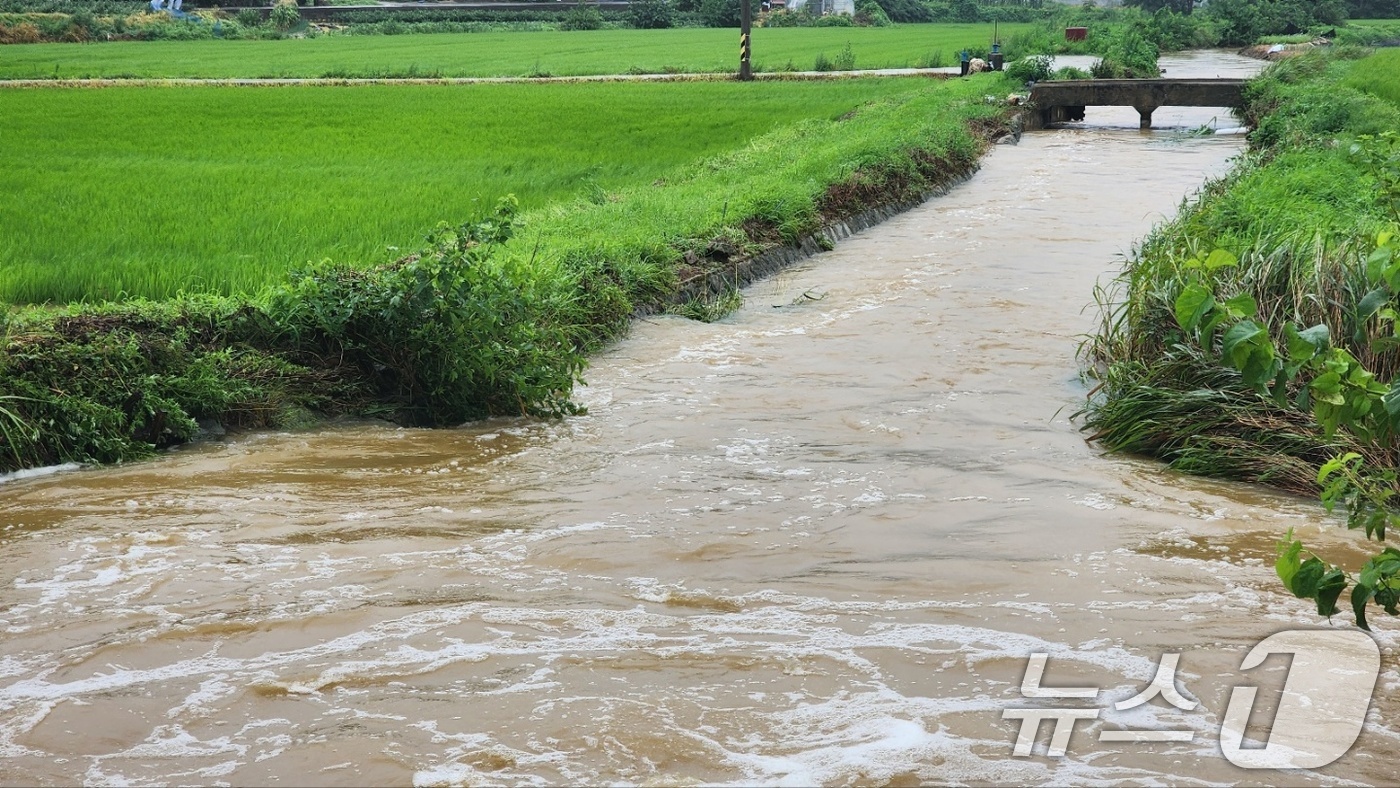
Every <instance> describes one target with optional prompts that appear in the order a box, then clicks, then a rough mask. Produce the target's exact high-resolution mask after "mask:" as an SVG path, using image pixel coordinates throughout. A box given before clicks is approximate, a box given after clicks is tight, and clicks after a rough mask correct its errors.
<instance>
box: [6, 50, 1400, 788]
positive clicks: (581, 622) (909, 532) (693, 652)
mask: <svg viewBox="0 0 1400 788" xmlns="http://www.w3.org/2000/svg"><path fill="white" fill-rule="evenodd" d="M1165 65H1166V67H1167V69H1168V74H1169V76H1193V75H1194V76H1215V75H1217V74H1219V75H1222V76H1236V75H1240V74H1247V73H1252V72H1253V71H1254V70H1255V69H1257V67H1258V65H1259V64H1257V63H1254V62H1252V61H1245V60H1243V59H1240V58H1236V57H1234V56H1231V55H1223V54H1210V55H1194V56H1190V57H1183V58H1176V59H1169V60H1167V61H1165ZM1213 119H1214V121H1215V123H1214V125H1218V126H1221V127H1222V128H1225V127H1229V126H1231V125H1233V122H1232V121H1231V120H1230V118H1229V116H1228V114H1226V113H1225V111H1223V110H1188V109H1182V110H1173V109H1170V108H1163V109H1160V110H1158V112H1157V113H1156V115H1155V117H1154V120H1155V121H1156V123H1157V125H1158V128H1157V129H1156V130H1154V131H1152V132H1150V133H1143V132H1139V131H1138V130H1137V114H1136V113H1135V112H1134V111H1133V110H1132V109H1096V108H1090V110H1089V117H1088V119H1087V122H1086V123H1084V124H1081V125H1080V126H1078V127H1076V128H1073V129H1062V130H1053V131H1045V132H1036V133H1033V134H1029V135H1027V136H1026V137H1025V138H1024V139H1023V140H1022V142H1021V144H1020V145H1019V146H1014V147H1013V146H1000V147H999V148H998V149H997V150H996V151H994V152H993V153H992V154H991V155H990V156H989V157H988V158H987V159H986V160H985V162H984V166H983V169H982V171H981V172H980V173H979V174H978V175H977V176H975V177H974V178H973V179H972V180H971V181H969V182H968V183H966V184H964V185H962V186H960V187H958V188H957V189H955V190H954V191H953V192H952V193H951V194H949V195H948V196H946V197H943V198H940V199H935V200H933V201H931V202H929V203H927V204H925V205H924V206H922V207H920V208H918V209H916V210H913V211H910V212H909V213H907V214H904V215H901V216H899V217H896V218H895V219H893V220H891V221H889V222H887V223H886V224H883V225H881V226H879V227H877V228H874V229H873V230H871V231H867V232H865V233H862V234H860V235H858V236H855V237H853V238H851V239H849V240H848V241H845V242H843V243H842V244H841V245H840V246H839V247H838V248H837V249H836V250H835V251H833V252H830V253H826V254H823V255H821V256H819V257H817V258H814V259H812V260H810V261H808V262H807V263H805V264H803V265H801V266H799V267H797V268H793V269H789V270H788V271H786V272H784V273H783V274H781V275H779V276H777V277H776V278H774V279H772V280H769V281H766V282H763V283H760V284H758V285H756V286H755V287H753V288H752V289H751V290H750V291H748V293H747V303H746V305H745V306H744V308H743V309H742V310H740V311H739V312H738V313H736V314H734V315H733V316H731V317H730V318H728V319H726V320H724V321H722V322H720V323H717V324H712V325H704V324H700V323H695V322H690V321H687V320H684V319H681V318H670V317H666V318H653V319H648V320H644V321H641V322H639V323H638V324H637V325H636V326H635V328H634V330H633V332H632V334H631V336H630V337H629V338H628V339H626V340H625V341H623V342H621V343H619V344H617V345H616V346H615V347H613V348H612V349H611V350H609V351H607V352H605V353H603V354H602V355H600V356H599V357H597V358H596V359H595V360H594V363H593V366H592V368H591V369H590V370H589V373H588V379H589V384H590V385H589V386H588V387H587V388H586V389H583V390H582V391H581V392H580V398H581V400H582V401H583V402H584V403H585V404H586V405H587V406H588V407H589V415H587V416H586V417H580V418H573V419H569V420H566V421H563V422H559V423H538V422H525V421H510V420H502V421H493V422H489V423H479V424H470V425H467V426H464V427H462V428H460V429H452V430H437V431H424V430H409V429H398V428H394V427H392V426H386V425H382V424H360V425H338V426H334V427H328V428H325V429H321V430H315V431H311V432H299V433H294V434H254V435H240V436H237V437H234V438H231V439H229V440H227V441H224V442H217V443H208V444H203V445H197V446H191V447H186V448H184V449H182V450H179V451H176V452H173V453H171V454H169V455H166V456H163V457H161V458H160V459H158V460H156V461H153V462H149V463H142V464H137V465H133V466H128V467H122V468H111V469H103V470H82V471H75V472H65V473H58V474H53V475H49V476H45V477H41V478H26V479H16V480H10V481H8V482H5V483H3V484H0V506H3V509H0V512H3V515H0V517H3V523H2V524H0V543H3V549H0V632H3V635H0V644H3V648H2V649H0V782H3V783H6V784H13V783H23V784H52V783H74V782H87V783H95V784H123V783H130V784H157V783H160V784H167V783H168V784H189V783H232V784H270V783H277V784H285V785H309V784H384V785H390V784H399V785H403V784H410V783H413V784H419V785H438V784H488V783H489V784H527V785H528V784H559V783H637V784H652V785H659V784H675V783H682V784H684V783H759V784H774V783H781V784H797V785H803V784H815V783H826V784H858V785H909V784H916V783H921V782H933V783H948V782H951V783H997V784H1006V783H1038V782H1048V783H1056V784H1064V783H1073V784H1092V783H1108V782H1112V783H1126V784H1195V783H1198V782H1199V783H1225V782H1228V783H1235V782H1243V783H1257V784H1277V783H1280V782H1287V783H1298V782H1306V783H1314V784H1335V783H1346V782H1351V781H1358V782H1365V783H1392V782H1395V781H1396V779H1397V777H1400V767H1396V766H1395V764H1396V762H1397V757H1398V756H1400V726H1398V725H1397V724H1396V723H1395V722H1394V720H1395V713H1396V711H1397V710H1400V704H1397V703H1396V702H1395V701H1394V700H1393V699H1392V698H1391V695H1392V694H1393V693H1394V691H1395V689H1396V687H1397V685H1400V673H1397V671H1396V670H1395V668H1394V652H1393V647H1394V645H1395V643H1396V638H1395V637H1394V636H1393V635H1392V634H1390V633H1388V632H1386V631H1382V632H1381V633H1380V634H1379V635H1378V637H1379V639H1380V642H1381V644H1382V646H1383V652H1384V658H1385V661H1384V663H1383V669H1382V676H1381V679H1380V682H1379V684H1378V686H1377V690H1376V701H1375V703H1374V704H1373V706H1372V709H1371V712H1370V720H1369V722H1368V725H1367V727H1366V729H1365V731H1364V732H1363V733H1362V735H1361V738H1360V740H1359V741H1358V743H1357V744H1356V746H1355V747H1354V748H1353V750H1352V751H1351V752H1350V754H1348V755H1347V756H1345V757H1344V758H1342V759H1341V760H1339V761H1338V762H1336V763H1334V764H1332V765H1331V766H1328V767H1325V768H1323V769H1321V770H1318V771H1316V772H1307V773H1289V774H1283V775H1280V774H1279V773H1277V772H1267V771H1248V770H1244V769H1240V768H1237V767H1235V766H1233V765H1231V764H1230V763H1229V762H1228V761H1227V760H1226V759H1225V758H1224V757H1223V756H1222V754H1221V748H1220V740H1219V726H1220V719H1221V718H1222V716H1223V713H1224V708H1225V705H1226V702H1227V701H1228V698H1229V690H1230V688H1231V687H1233V686H1235V685H1237V684H1242V683H1262V684H1264V685H1265V689H1264V690H1261V695H1260V697H1261V698H1265V700H1264V701H1263V702H1262V703H1261V708H1266V707H1267V706H1268V702H1269V701H1268V699H1267V697H1266V696H1267V695H1268V687H1269V679H1268V676H1272V677H1273V679H1275V680H1276V681H1275V685H1277V683H1278V681H1277V679H1279V677H1280V675H1281V673H1282V670H1281V669H1282V668H1284V667H1286V666H1287V663H1286V662H1279V663H1278V664H1274V663H1273V662H1268V663H1266V666H1265V668H1264V669H1257V670H1255V671H1254V672H1253V673H1251V674H1250V675H1246V674H1244V673H1243V672H1241V670H1240V662H1241V659H1242V657H1243V655H1244V653H1245V652H1246V651H1248V649H1249V648H1250V647H1252V646H1253V645H1254V644H1255V643H1257V642H1258V641H1259V640H1261V639H1262V638H1264V637H1265V636H1267V635H1269V634H1271V633H1273V632H1276V631H1278V630H1280V629H1288V628H1294V627H1299V626H1303V627H1308V626H1317V625H1319V624H1321V625H1325V622H1322V621H1320V620H1319V619H1318V618H1317V617H1316V616H1315V615H1313V613H1312V611H1310V609H1309V607H1308V604H1307V603H1305V602H1304V601H1302V600H1296V599H1293V598H1292V597H1291V596H1289V595H1287V594H1286V593H1280V591H1281V588H1280V586H1279V584H1278V582H1277V580H1276V579H1275V578H1274V577H1273V572H1272V562H1273V555H1274V544H1275V542H1276V541H1277V540H1278V539H1279V537H1280V536H1281V535H1282V534H1283V532H1284V531H1285V530H1286V529H1287V528H1289V527H1290V526H1291V527H1294V528H1296V529H1299V530H1300V531H1301V532H1303V533H1304V534H1305V535H1306V541H1308V542H1309V543H1310V544H1314V545H1317V546H1324V545H1328V544H1332V545H1336V544H1340V543H1343V542H1345V541H1347V540H1349V539H1351V538H1352V537H1351V536H1349V535H1346V534H1340V535H1339V534H1336V533H1335V531H1333V532H1332V533H1319V529H1336V528H1337V525H1336V521H1335V520H1333V519H1332V518H1328V517H1326V516H1325V515H1324V514H1323V513H1322V512H1321V510H1320V507H1318V506H1317V505H1316V504H1315V503H1314V502H1313V501H1310V500H1301V499H1294V498H1289V497H1286V496H1281V495H1276V494H1272V493H1270V492H1268V491H1265V490H1261V489H1256V488H1251V487H1246V486H1241V485H1233V484H1225V483H1218V482H1211V481H1205V480H1200V479H1195V478H1190V477H1184V476H1181V475H1177V474H1174V473H1170V472H1167V471H1165V470H1163V469H1162V468H1161V467H1160V466H1159V465H1157V464H1155V463H1152V462H1149V461H1143V460H1137V459H1132V458H1127V457H1119V456H1105V455H1104V454H1103V453H1101V452H1100V451H1099V450H1098V449H1097V448H1096V447H1094V446H1092V445H1089V444H1086V443H1085V441H1084V438H1083V436H1082V434H1081V433H1080V432H1079V431H1078V430H1077V429H1076V425H1075V424H1074V423H1073V422H1072V421H1071V418H1070V416H1071V414H1072V413H1073V412H1074V411H1075V410H1076V409H1077V408H1078V407H1079V404H1080V403H1081V402H1082V401H1083V398H1084V396H1085V389H1084V386H1083V384H1082V383H1081V382H1080V381H1079V378H1078V374H1077V364H1076V360H1075V350H1076V347H1077V343H1078V340H1079V337H1080V336H1081V335H1082V334H1084V333H1086V332H1088V331H1090V330H1091V329H1092V326H1093V323H1094V319H1095V310H1094V309H1092V308H1089V309H1086V308H1085V307H1086V305H1089V304H1091V303H1092V297H1093V289H1094V286H1095V283H1096V282H1100V281H1104V282H1106V281H1107V277H1108V275H1109V274H1110V273H1111V272H1113V271H1115V270H1116V269H1117V268H1118V267H1119V266H1120V265H1121V262H1122V255H1123V254H1124V253H1125V252H1126V250H1127V248H1128V247H1129V245H1130V244H1131V243H1132V242H1133V240H1134V239H1135V238H1138V237H1140V236H1141V235H1143V234H1144V233H1145V232H1146V231H1147V230H1148V229H1149V228H1150V227H1151V226H1152V225H1153V224H1154V223H1155V222H1158V221H1160V220H1161V219H1162V218H1163V217H1164V216H1168V215H1170V214H1171V213H1172V212H1173V211H1174V210H1175V208H1176V207H1177V205H1178V203H1179V201H1180V200H1181V199H1182V197H1184V196H1186V195H1188V194H1190V193H1191V192H1192V191H1194V190H1195V189H1196V188H1198V187H1199V186H1200V184H1201V183H1202V181H1203V180H1204V179H1205V178H1206V177H1208V176H1211V175H1218V174H1220V173H1222V172H1224V171H1225V169H1226V168H1227V166H1228V161H1229V159H1230V158H1231V157H1232V156H1234V155H1235V154H1236V153H1238V152H1239V151H1240V150H1241V149H1242V147H1243V140H1242V137H1241V136H1239V135H1238V134H1221V135H1216V136H1205V137H1202V136H1192V135H1189V134H1187V133H1186V131H1187V130H1189V129H1193V128H1196V127H1198V126H1200V125H1202V124H1204V123H1210V122H1212V120H1213ZM1337 624H1338V626H1340V625H1341V624H1342V619H1341V617H1339V619H1338V622H1337ZM1380 627H1381V629H1382V630H1386V629H1389V630H1390V631H1391V632H1393V631H1394V630H1395V625H1394V624H1393V622H1391V621H1383V622H1382V623H1381V624H1380ZM1032 653H1047V654H1049V661H1048V668H1047V670H1046V674H1045V684H1046V685H1047V686H1048V685H1057V686H1094V687H1099V688H1102V689H1103V690H1104V692H1103V693H1101V694H1100V695H1099V696H1098V698H1097V700H1096V701H1093V702H1087V703H1086V702H1083V701H1081V702H1078V703H1079V707H1080V708H1088V707H1092V708H1101V709H1104V712H1103V714H1101V715H1100V717H1099V719H1097V720H1089V721H1083V722H1080V723H1079V724H1078V725H1077V726H1076V727H1075V729H1074V735H1073V737H1072V739H1071V740H1070V742H1069V746H1068V752H1067V754H1066V755H1065V756H1064V757H1049V756H1047V755H1045V754H1044V753H1045V749H1044V748H1045V746H1046V742H1047V740H1048V739H1049V736H1050V727H1051V726H1050V725H1049V724H1048V723H1047V724H1046V725H1045V726H1044V727H1043V729H1042V730H1041V731H1040V737H1039V744H1038V745H1037V746H1036V749H1035V751H1034V754H1033V755H1032V756H1030V757H1015V756H1013V754H1012V745H1013V743H1014V741H1015V740H1016V737H1017V731H1018V727H1019V723H1018V722H1017V721H1016V720H1008V719H1003V717H1002V712H1003V710H1005V709H1008V708H1027V707H1035V706H1037V705H1041V706H1045V705H1054V704H1050V703H1041V704H1037V703H1036V702H1034V701H1032V700H1029V699H1027V698H1024V697H1022V694H1021V691H1020V685H1021V680H1022V676H1023V674H1025V673H1026V669H1027V659H1028V657H1029V655H1030V654H1032ZM1164 653H1180V654H1181V657H1180V669H1179V671H1178V675H1177V678H1178V679H1179V685H1180V686H1181V687H1182V688H1183V689H1184V690H1185V691H1186V692H1187V693H1188V695H1189V696H1190V698H1191V699H1197V700H1199V702H1200V705H1199V706H1197V707H1196V708H1195V709H1194V710H1192V711H1183V710H1179V709H1178V708H1175V707H1173V706H1172V705H1170V704H1166V703H1163V702H1162V700H1161V699H1160V698H1159V699H1158V700H1157V701H1154V702H1152V703H1150V704H1147V705H1144V706H1138V707H1137V708H1134V709H1131V710H1128V711H1123V712H1118V711H1115V710H1114V709H1113V701H1120V700H1124V699H1127V698H1129V697H1131V696H1134V695H1136V694H1137V693H1138V692H1139V691H1141V690H1142V689H1144V688H1145V687H1146V686H1147V685H1148V683H1149V681H1150V680H1151V679H1152V677H1153V675H1154V673H1155V671H1156V669H1157V665H1158V663H1159V662H1160V661H1161V658H1162V655H1163V654H1164ZM1270 666H1272V667H1270ZM1261 670H1262V672H1263V674H1265V678H1263V679H1261V676H1260V675H1256V674H1259V673H1260V672H1261ZM1274 695H1275V696H1277V691H1276V690H1275V692H1274ZM1060 703H1061V705H1064V702H1060ZM1265 722H1267V720H1265ZM1110 728H1115V729H1116V728H1127V729H1146V728H1170V729H1177V730H1187V731H1190V738H1191V740H1190V741H1185V742H1166V743H1104V742H1101V741H1099V740H1098V735H1099V734H1100V733H1101V732H1102V731H1103V730H1107V729H1110ZM1256 733H1259V731H1255V730H1253V729H1252V730H1251V735H1255V734H1256ZM1264 733H1265V734H1266V733H1267V730H1265V731H1264Z"/></svg>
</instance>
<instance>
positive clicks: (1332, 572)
mask: <svg viewBox="0 0 1400 788" xmlns="http://www.w3.org/2000/svg"><path fill="white" fill-rule="evenodd" d="M1346 587H1347V576H1346V573H1344V572H1343V571H1342V570H1340V569H1338V568H1336V567H1335V566H1334V567H1332V568H1331V569H1328V570H1327V573H1326V574H1324V575H1323V576H1322V580H1321V581H1319V582H1318V585H1317V614H1318V615H1320V616H1331V615H1333V614H1335V613H1336V612H1337V597H1339V596H1341V595H1342V589H1344V588H1346Z"/></svg>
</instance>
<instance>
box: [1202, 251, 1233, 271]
mask: <svg viewBox="0 0 1400 788" xmlns="http://www.w3.org/2000/svg"><path fill="white" fill-rule="evenodd" d="M1237 263H1239V258H1237V257H1235V256H1234V255H1232V254H1230V253H1229V252H1227V251H1225V250H1224V249H1216V250H1215V251H1213V252H1211V253H1210V254H1209V255H1208V256H1207V257H1206V263H1205V265H1206V270H1207V271H1215V270H1217V269H1220V268H1229V267H1230V266H1232V265H1235V264H1237Z"/></svg>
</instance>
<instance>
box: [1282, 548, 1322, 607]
mask: <svg viewBox="0 0 1400 788" xmlns="http://www.w3.org/2000/svg"><path fill="white" fill-rule="evenodd" d="M1326 573H1327V565H1326V564H1324V563H1322V561H1321V560H1320V559H1318V558H1317V557H1316V556H1313V557H1312V558H1309V559H1308V560H1306V561H1304V562H1303V563H1302V565H1301V566H1299V567H1298V572H1297V574H1295V575H1293V582H1292V583H1291V584H1290V588H1289V590H1290V591H1292V592H1293V595H1294V596H1296V597H1298V598H1299V599H1315V598H1317V588H1318V585H1319V584H1321V583H1322V576H1323V575H1325V574H1326Z"/></svg>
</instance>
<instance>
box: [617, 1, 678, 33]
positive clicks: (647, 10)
mask: <svg viewBox="0 0 1400 788" xmlns="http://www.w3.org/2000/svg"><path fill="white" fill-rule="evenodd" d="M671 11H672V9H671V0H632V2H630V3H628V4H627V14H628V17H629V19H630V20H631V22H632V26H633V27H635V28H640V29H642V30H657V29H660V28H664V27H670V26H671V25H672V24H674V18H673V17H674V15H673V14H672V13H671Z"/></svg>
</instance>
